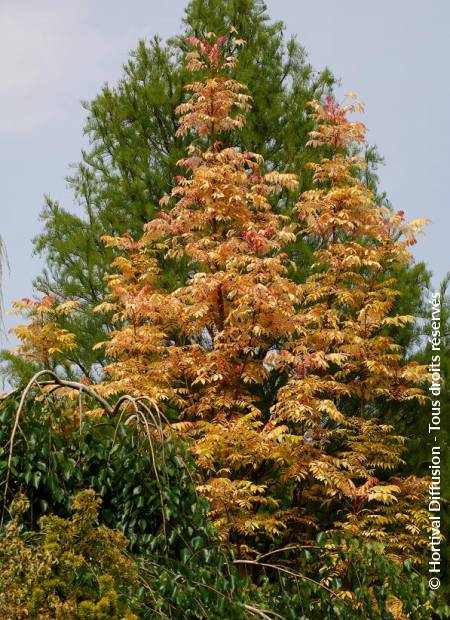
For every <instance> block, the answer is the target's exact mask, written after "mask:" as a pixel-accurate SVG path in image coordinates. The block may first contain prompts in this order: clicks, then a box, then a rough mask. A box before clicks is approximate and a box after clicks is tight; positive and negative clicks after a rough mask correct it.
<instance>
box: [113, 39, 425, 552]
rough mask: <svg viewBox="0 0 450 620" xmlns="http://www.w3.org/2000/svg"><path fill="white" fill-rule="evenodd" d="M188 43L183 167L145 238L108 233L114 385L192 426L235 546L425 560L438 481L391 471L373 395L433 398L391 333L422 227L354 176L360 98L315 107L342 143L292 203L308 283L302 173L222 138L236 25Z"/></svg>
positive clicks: (386, 429) (236, 101) (393, 451)
mask: <svg viewBox="0 0 450 620" xmlns="http://www.w3.org/2000/svg"><path fill="white" fill-rule="evenodd" d="M189 42H190V43H191V44H192V45H193V46H194V48H195V50H194V52H190V53H188V55H187V59H188V67H189V68H190V69H191V70H192V71H196V72H197V71H198V72H200V76H201V77H200V79H198V80H196V81H194V82H192V83H191V84H188V85H187V87H186V89H187V91H188V93H189V97H188V100H187V101H186V102H185V103H182V104H181V105H180V106H179V107H178V113H179V115H180V125H179V129H178V133H179V134H180V135H181V136H186V135H188V136H189V137H191V140H192V144H191V146H189V147H188V156H187V157H186V158H184V159H183V160H181V161H180V162H179V164H180V166H182V167H184V168H185V169H186V175H185V176H179V177H178V178H177V184H176V186H175V187H174V189H173V190H172V192H171V194H170V195H169V196H166V197H165V198H163V199H162V201H161V204H162V206H163V207H164V206H165V207H167V211H163V212H161V214H160V215H159V217H156V218H154V219H153V220H152V221H151V222H149V223H148V224H147V226H146V231H145V233H144V235H143V237H142V238H141V239H140V240H139V241H137V242H135V241H133V240H131V239H130V237H121V238H110V237H107V238H106V239H105V240H106V242H107V243H108V245H109V246H110V247H111V246H115V247H120V248H121V249H122V250H123V251H124V256H122V257H120V258H118V259H117V260H116V267H117V268H118V273H117V274H115V275H112V276H110V284H111V299H110V301H109V302H107V303H108V304H113V308H114V311H115V312H116V320H117V321H118V322H119V321H120V322H121V323H122V325H121V326H120V327H119V328H118V329H117V330H116V331H114V332H113V334H112V337H111V340H110V341H109V342H108V343H107V344H106V347H107V352H108V354H110V355H111V356H113V357H115V358H116V361H113V362H112V363H111V364H110V365H109V366H108V367H107V371H108V373H109V375H110V377H111V379H112V381H111V382H108V381H107V382H106V383H105V385H104V387H103V390H104V391H105V393H106V394H109V393H111V392H119V393H120V392H123V391H127V392H130V391H131V393H135V394H136V395H138V394H140V393H142V392H143V393H145V394H148V395H150V396H151V397H152V398H154V399H155V400H156V401H157V402H159V403H161V406H164V407H165V408H166V410H167V413H168V414H169V415H172V416H173V419H175V420H176V423H175V427H176V428H179V429H181V430H182V431H188V436H190V437H191V439H192V441H193V448H192V449H193V452H194V454H195V455H196V458H197V463H198V465H199V467H200V469H201V471H202V479H203V481H202V485H201V487H200V488H201V490H202V492H203V493H204V494H205V495H206V496H207V498H208V500H209V502H210V510H211V515H212V517H213V519H214V522H215V524H216V526H217V527H218V528H219V529H220V531H221V534H222V537H223V539H224V540H225V541H227V542H228V544H231V545H233V546H234V547H235V549H236V550H237V553H238V554H239V557H240V558H246V557H248V556H249V555H250V556H251V555H254V554H255V553H257V551H258V550H259V551H260V552H261V553H262V552H263V551H262V550H263V549H266V548H267V544H268V541H270V540H276V541H278V543H279V542H280V541H284V543H285V544H293V543H295V544H299V543H302V544H312V543H311V541H312V540H313V538H314V531H315V530H316V529H318V530H320V531H328V530H330V529H333V528H337V529H338V530H341V531H349V532H351V533H352V535H353V536H354V537H356V538H368V539H369V540H370V539H371V540H377V541H379V542H382V543H383V544H384V545H385V546H386V549H387V550H388V551H389V554H390V556H391V557H393V558H397V559H405V558H412V559H414V561H420V552H421V549H423V548H424V546H425V544H426V538H425V534H426V529H427V525H428V521H427V515H426V512H425V511H424V510H423V508H422V502H423V497H424V490H425V483H424V481H423V480H420V479H416V478H414V477H409V478H407V479H401V478H400V477H399V476H396V477H392V476H390V474H389V472H392V471H394V472H395V471H396V470H398V468H399V466H400V464H401V463H402V458H401V455H402V453H403V447H402V444H403V438H402V437H398V436H397V435H396V434H395V432H394V429H393V427H392V426H390V425H386V424H382V423H380V421H379V420H378V419H377V406H376V401H377V400H381V401H388V402H390V403H395V402H398V401H408V400H412V399H417V400H418V401H422V402H423V401H424V400H425V395H424V393H423V391H422V390H421V389H420V386H421V384H423V383H424V382H425V379H426V367H425V368H424V367H423V366H419V365H418V364H416V363H414V362H409V363H405V362H404V360H403V359H402V356H401V354H400V353H399V350H400V347H399V345H398V344H396V343H395V342H394V340H393V338H391V337H390V336H389V334H388V332H387V331H386V329H387V328H389V327H390V326H399V325H400V326H401V325H403V324H404V323H405V322H408V321H410V320H412V317H410V316H400V315H397V314H395V313H393V312H392V310H393V306H394V299H395V297H396V296H397V295H398V294H399V293H398V291H396V289H395V288H394V284H395V281H394V279H393V278H392V272H393V271H394V270H395V269H397V268H398V267H399V266H401V265H402V264H404V263H405V262H407V261H408V260H409V259H410V255H409V252H408V246H409V245H411V244H413V243H414V242H415V239H414V234H415V233H416V232H417V230H418V229H419V228H420V225H421V223H422V222H421V221H416V222H411V223H410V224H405V223H404V222H403V214H402V213H392V211H391V210H389V209H388V208H386V207H383V206H379V205H378V204H377V203H376V201H375V199H374V196H373V194H372V192H371V191H370V190H369V189H368V188H367V186H366V185H365V184H364V183H363V182H362V181H361V180H360V178H359V176H358V175H357V174H356V171H357V170H358V168H360V167H361V166H362V165H363V163H362V162H361V160H360V159H359V158H357V157H355V156H350V155H349V154H348V153H349V147H351V146H352V145H353V144H354V143H357V144H358V143H362V142H363V141H364V131H365V128H364V126H363V125H362V124H361V123H357V122H352V121H350V120H349V119H348V118H347V114H348V113H350V112H352V111H355V110H359V108H358V106H357V105H351V104H349V105H342V106H341V105H339V104H337V103H336V102H335V101H334V100H333V99H331V98H329V97H328V98H327V99H326V102H325V103H320V102H317V101H316V102H312V105H313V107H314V114H313V115H312V120H313V122H314V125H315V129H314V130H313V131H311V134H310V135H311V140H310V144H311V145H312V146H316V147H321V148H324V149H326V150H327V152H328V153H329V156H328V157H325V158H323V159H322V160H321V161H320V162H319V163H315V164H311V167H312V168H313V183H314V188H313V189H312V190H310V191H307V192H304V193H303V194H302V198H301V200H300V202H299V203H298V205H297V206H296V208H295V214H296V215H297V216H298V220H299V223H300V226H301V228H300V230H301V232H302V234H304V235H307V236H308V237H314V238H315V239H316V242H317V247H318V249H317V250H316V251H315V252H314V259H315V263H314V269H313V271H312V273H310V275H309V276H308V277H307V279H306V281H305V282H304V283H303V284H300V285H299V284H297V283H296V282H295V281H294V280H293V279H292V278H290V277H289V269H288V266H289V261H288V255H287V253H286V252H285V247H286V246H287V245H288V244H289V243H291V242H292V241H295V239H296V237H297V235H298V234H299V226H298V225H296V223H295V221H294V220H293V219H292V218H290V217H288V216H286V215H283V214H279V213H277V212H276V210H275V208H274V207H273V206H272V200H271V199H272V198H273V196H274V195H276V194H278V196H281V197H283V195H285V194H287V193H288V192H289V191H292V190H295V189H296V185H297V180H296V178H295V175H293V174H289V173H288V174H286V173H279V172H277V171H274V170H273V169H272V167H271V166H270V167H269V172H266V168H265V164H264V160H263V158H262V157H261V156H260V155H258V154H255V153H252V152H249V151H246V150H243V149H241V148H238V147H236V146H235V147H229V146H226V143H227V142H228V140H223V139H222V135H223V134H226V133H229V134H230V135H234V134H233V132H234V130H238V131H239V130H240V129H241V128H242V126H243V124H244V122H245V113H246V112H247V111H248V108H249V105H250V97H249V95H248V93H247V91H246V88H245V87H244V85H242V84H241V83H240V82H238V81H236V80H235V79H233V78H232V77H230V75H229V71H230V69H233V68H234V63H235V58H234V57H233V56H230V55H229V53H228V49H229V45H228V44H227V43H228V41H227V38H226V37H215V35H213V34H212V33H209V34H208V35H207V39H206V40H205V41H201V40H200V39H198V38H197V37H191V38H190V39H189ZM241 43H242V42H241V41H239V40H237V41H235V45H238V44H241ZM161 253H163V255H164V257H165V258H167V259H170V260H175V261H176V260H180V261H183V262H184V263H185V264H187V265H188V266H191V265H192V269H190V270H188V272H187V275H186V279H185V282H184V283H183V284H182V285H181V286H179V287H178V288H177V289H176V290H174V291H167V290H165V289H164V288H163V287H161V286H159V283H158V277H159V275H158V274H159V272H158V261H157V260H156V258H155V257H157V256H159V255H160V254H161ZM400 523H401V526H400V528H399V524H400ZM394 532H395V536H394V535H393V533H394ZM261 546H262V548H261Z"/></svg>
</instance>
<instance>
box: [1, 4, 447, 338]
mask: <svg viewBox="0 0 450 620" xmlns="http://www.w3.org/2000/svg"><path fill="white" fill-rule="evenodd" d="M185 4H186V0H170V1H166V2H160V1H158V2H156V1H155V0H127V2H123V0H120V1H119V0H64V2H61V1H60V0H39V2H36V0H0V75H1V79H0V175H1V176H0V181H1V182H0V210H1V211H0V212H1V216H2V217H1V219H0V236H1V237H2V239H3V242H4V244H5V246H6V251H7V254H8V259H9V265H10V269H9V273H8V272H6V273H4V276H3V286H2V288H3V298H4V306H5V308H6V309H9V308H10V307H11V302H12V300H13V299H17V298H21V297H24V296H31V294H32V280H33V278H34V277H35V276H36V275H38V273H39V272H40V270H41V268H42V263H41V261H40V260H39V259H38V258H37V257H36V256H33V255H32V243H31V240H32V238H33V237H34V236H35V235H36V234H37V233H38V232H39V231H40V227H41V224H40V222H39V213H40V211H41V208H42V205H43V196H44V194H49V195H50V196H51V197H52V198H53V199H57V200H59V201H60V202H61V203H62V205H63V206H65V207H66V208H69V209H73V210H75V211H76V210H77V209H76V205H75V204H74V203H73V197H72V195H71V193H70V191H69V190H68V188H67V186H66V182H65V177H66V175H67V174H68V173H69V172H70V168H69V164H70V163H72V162H76V161H78V160H79V155H80V150H81V148H82V147H83V145H84V144H85V138H84V137H83V132H82V129H83V124H84V119H85V111H84V110H83V108H82V106H81V103H80V102H81V101H82V100H89V99H92V98H93V97H94V96H95V95H96V93H97V92H98V91H99V90H100V88H101V86H102V85H103V84H104V83H105V82H109V83H110V84H114V83H115V82H116V81H117V80H118V79H119V77H120V75H121V68H122V65H123V64H124V63H125V62H126V60H127V57H128V54H129V51H130V50H132V49H133V48H135V47H136V45H137V42H138V40H139V39H142V38H151V37H152V36H153V35H154V34H159V35H160V36H161V37H162V38H166V37H168V36H172V35H173V34H176V33H178V32H180V29H181V19H182V15H183V10H184V7H185ZM267 6H268V12H269V14H270V16H271V17H272V18H273V19H281V20H283V21H284V22H285V24H286V31H287V34H292V35H295V36H296V37H297V39H298V41H299V43H300V44H301V45H302V46H304V47H305V49H306V50H307V52H308V55H309V59H310V62H311V64H312V65H313V66H314V67H315V68H316V69H321V68H323V67H325V66H328V67H329V68H330V69H331V70H332V71H333V73H334V74H335V75H336V76H337V77H338V78H340V80H341V84H340V88H339V92H340V93H342V94H343V93H346V92H348V91H356V92H357V93H358V95H359V97H360V98H361V99H362V100H363V101H364V102H365V104H366V114H365V119H364V122H365V124H366V125H367V126H368V127H369V133H368V140H369V142H370V143H374V144H376V145H377V146H378V148H379V151H380V152H381V153H382V155H383V156H384V158H385V166H384V167H383V168H382V169H381V170H380V178H381V188H382V189H383V190H385V191H386V192H387V194H388V197H389V199H390V201H391V202H392V204H393V206H394V208H395V209H401V210H403V211H405V214H406V217H407V218H408V219H414V218H418V217H427V218H430V219H431V220H432V222H431V223H430V224H429V225H428V226H427V228H426V234H425V235H424V236H422V237H420V238H419V243H418V245H417V246H416V247H415V248H414V255H415V257H416V259H417V260H424V261H426V263H427V264H428V266H429V268H430V269H431V270H432V271H433V282H434V284H435V286H436V285H438V283H439V281H440V280H441V279H442V278H443V277H444V275H445V274H446V272H447V271H448V270H449V269H450V252H449V251H448V247H449V245H450V214H449V208H448V207H449V205H448V202H449V199H448V187H447V186H448V183H447V179H448V171H449V167H450V114H449V102H450V81H449V78H448V75H447V74H448V60H449V59H450V32H449V30H450V2H449V1H448V0H433V1H432V2H426V1H425V0H421V1H419V0H395V2H394V1H393V0H378V2H371V1H370V0H340V1H339V2H335V1H334V0H322V1H321V2H320V3H318V2H311V1H310V0H308V1H306V0H268V2H267ZM4 323H5V329H6V330H7V329H8V328H9V327H11V326H12V325H14V324H15V323H16V320H15V319H14V318H13V317H9V316H7V317H6V318H5V320H4ZM11 342H12V340H11V337H10V340H9V342H8V340H6V341H5V340H4V344H5V345H6V346H8V344H11Z"/></svg>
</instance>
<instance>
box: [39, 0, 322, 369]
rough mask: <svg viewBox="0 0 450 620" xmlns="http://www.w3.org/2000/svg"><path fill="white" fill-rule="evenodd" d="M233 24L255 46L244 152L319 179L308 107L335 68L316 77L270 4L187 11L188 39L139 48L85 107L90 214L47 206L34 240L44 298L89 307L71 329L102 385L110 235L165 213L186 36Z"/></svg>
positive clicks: (84, 200)
mask: <svg viewBox="0 0 450 620" xmlns="http://www.w3.org/2000/svg"><path fill="white" fill-rule="evenodd" d="M230 25H234V26H235V27H236V28H237V29H238V31H239V36H240V37H242V38H243V39H245V40H246V42H247V44H246V48H245V50H244V51H243V55H242V59H241V62H240V64H239V67H238V69H237V74H236V76H235V77H236V79H241V80H242V81H244V82H245V83H247V84H248V85H249V87H250V88H251V90H252V93H253V94H252V96H253V108H252V112H251V114H250V116H249V121H248V123H247V124H246V126H245V127H243V128H242V132H241V135H240V144H242V146H243V148H246V149H249V150H256V151H257V152H260V153H262V154H263V156H264V157H265V158H266V160H267V161H268V162H272V165H274V166H275V165H276V166H277V168H278V169H282V170H284V171H286V172H287V171H291V172H292V171H295V172H296V173H297V174H298V175H299V177H300V183H301V185H302V186H304V187H307V186H308V183H309V178H310V175H309V173H307V172H306V173H305V170H304V166H303V165H304V163H305V161H306V159H308V158H309V157H310V156H311V155H310V154H307V153H306V150H305V142H306V140H307V132H308V128H309V125H308V121H307V116H306V102H307V101H308V100H309V99H312V98H315V97H320V96H321V95H322V94H323V93H324V92H328V91H329V90H330V89H331V88H332V85H333V83H334V79H333V77H332V76H331V74H330V72H329V71H327V70H325V71H323V72H322V73H317V72H315V71H313V69H312V67H311V66H310V65H309V63H308V61H307V58H306V54H305V52H304V50H303V49H302V48H300V47H299V45H298V44H297V43H296V42H295V41H294V40H290V41H289V42H288V43H287V44H286V43H285V42H284V39H283V24H282V23H280V22H276V23H271V22H270V21H269V18H268V16H267V12H266V9H265V5H264V3H263V2H260V1H259V0H258V1H256V0H221V2H219V3H217V2H199V1H198V0H195V1H193V2H191V3H190V4H189V5H188V7H187V9H186V16H185V32H184V34H183V36H182V37H180V38H179V39H174V40H172V41H169V42H168V43H166V44H164V43H162V42H161V41H160V40H159V39H157V38H155V39H153V40H152V41H150V42H149V43H148V44H145V43H144V42H140V43H139V45H138V47H137V49H136V51H135V52H133V54H132V55H131V58H130V60H129V61H128V62H127V64H126V66H125V68H124V76H123V78H122V79H121V80H120V81H119V83H118V85H117V86H116V87H114V88H113V87H110V86H105V87H104V88H103V89H102V91H101V93H100V94H99V95H98V96H97V97H96V98H95V99H94V100H93V101H92V102H90V103H86V104H85V107H86V110H87V113H88V117H87V122H86V126H85V133H86V134H87V135H88V136H89V140H90V144H91V146H90V147H89V148H88V149H87V150H86V151H84V152H83V154H82V162H81V164H79V165H78V166H77V167H76V169H75V172H74V174H73V175H72V177H71V178H70V179H69V184H70V186H71V187H72V188H73V191H74V194H75V198H76V200H77V202H78V203H79V205H80V206H81V207H82V209H83V211H84V216H83V217H79V216H76V215H74V214H72V213H70V211H68V210H66V209H64V208H63V207H62V206H60V205H59V204H58V203H57V202H55V201H53V200H51V199H50V198H47V200H46V205H45V207H44V209H43V211H42V214H41V220H42V223H43V231H42V233H41V234H40V235H38V236H37V237H36V239H35V242H34V244H35V250H36V252H37V253H39V254H40V255H41V256H43V257H44V258H45V261H46V268H45V270H44V272H43V274H42V276H40V277H39V278H38V279H37V280H36V282H35V286H36V290H37V292H38V294H42V295H44V296H47V295H50V296H54V297H56V298H58V299H59V300H77V301H79V302H80V308H79V311H78V312H77V313H76V314H74V315H73V316H72V317H71V320H70V324H69V325H65V327H68V329H69V330H70V331H72V332H73V333H74V334H75V335H76V339H77V343H78V349H77V351H76V360H75V361H76V362H77V363H78V364H79V368H78V371H79V373H85V372H86V371H87V372H88V373H89V375H90V377H91V379H95V378H98V374H99V366H100V367H101V365H103V364H104V363H105V358H104V353H103V351H102V350H100V349H97V350H96V351H95V352H93V350H92V347H93V345H94V344H96V343H97V342H99V341H102V340H104V338H105V335H106V334H107V332H108V330H110V329H111V321H110V315H108V314H98V313H97V314H95V313H94V312H93V307H95V306H96V305H98V304H99V303H100V301H101V300H102V299H103V297H104V294H105V283H104V281H103V278H104V276H105V274H107V273H108V270H109V266H110V264H111V261H112V259H113V258H114V255H115V254H114V252H113V251H111V249H109V248H107V247H105V246H104V244H102V243H101V242H100V237H101V236H102V235H109V236H120V235H122V234H124V233H130V234H131V235H132V236H133V237H134V238H138V237H140V235H141V234H142V230H143V226H144V224H145V223H146V222H147V221H149V220H150V219H152V218H153V217H154V216H155V214H157V213H158V211H159V206H158V202H159V198H160V197H161V196H162V195H163V194H164V193H166V192H168V191H169V190H170V187H171V186H172V184H173V180H174V178H175V176H176V174H178V173H179V172H180V171H179V170H178V168H177V165H176V162H177V161H178V160H179V159H180V157H181V156H182V152H183V149H184V146H185V143H186V141H185V140H184V139H183V138H182V137H181V136H177V135H176V115H175V113H174V110H175V108H176V106H177V105H179V104H180V103H181V100H182V95H183V87H184V85H185V83H186V81H187V79H188V78H187V74H186V71H185V69H184V67H183V63H182V55H183V53H184V50H185V47H186V44H185V37H186V36H189V35H195V34H203V33H205V32H207V31H211V30H215V31H217V32H221V31H222V32H226V31H227V30H228V28H229V26H230ZM280 206H281V205H280ZM283 208H286V205H284V207H283ZM302 251H304V252H306V251H307V250H306V249H304V250H302ZM179 269H180V265H177V270H178V271H179ZM164 277H165V280H166V285H167V286H168V287H169V288H170V287H171V288H174V287H175V286H176V285H177V283H178V281H179V275H178V273H177V272H176V271H175V272H174V270H173V269H172V268H171V264H170V263H168V264H165V265H164ZM181 278H183V274H181Z"/></svg>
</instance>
